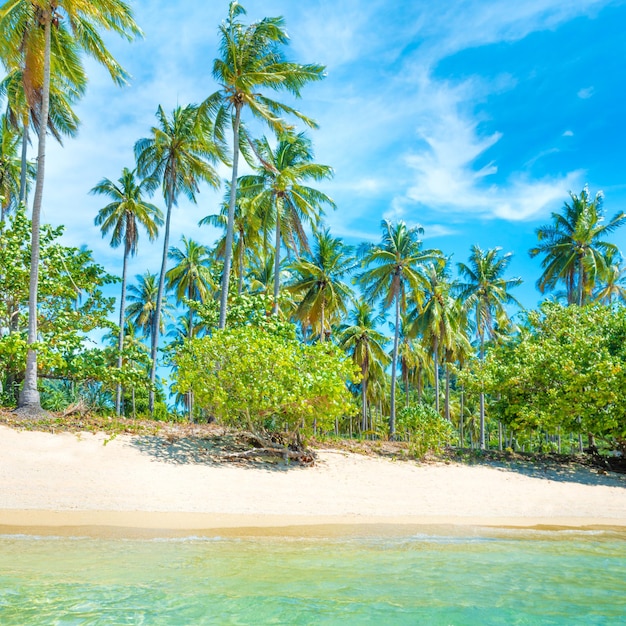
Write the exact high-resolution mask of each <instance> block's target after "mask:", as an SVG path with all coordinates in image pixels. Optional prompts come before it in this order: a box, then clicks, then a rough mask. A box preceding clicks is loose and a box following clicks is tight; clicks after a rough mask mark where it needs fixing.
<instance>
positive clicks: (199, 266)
mask: <svg viewBox="0 0 626 626" xmlns="http://www.w3.org/2000/svg"><path fill="white" fill-rule="evenodd" d="M182 242H183V247H182V249H181V248H174V247H172V248H170V251H169V253H168V257H169V258H170V259H171V260H172V261H175V262H176V265H175V266H174V267H172V268H171V269H170V270H169V271H168V272H167V274H166V275H165V277H166V279H167V286H168V288H170V289H174V292H175V294H176V300H177V301H178V302H182V300H183V298H187V299H188V300H198V301H200V302H206V301H207V299H208V298H209V296H210V295H211V294H212V292H213V291H214V289H215V286H214V284H213V277H212V276H211V270H210V268H209V259H210V250H209V248H207V247H206V246H203V245H200V244H199V243H198V242H196V241H194V240H193V239H187V237H185V236H184V235H183V237H182ZM188 319H189V321H188V326H187V330H188V333H189V337H190V338H191V337H193V331H194V328H193V308H192V307H191V305H190V306H189V318H188Z"/></svg>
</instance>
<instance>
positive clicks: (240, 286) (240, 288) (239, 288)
mask: <svg viewBox="0 0 626 626" xmlns="http://www.w3.org/2000/svg"><path fill="white" fill-rule="evenodd" d="M243 252H244V248H243V243H242V237H241V233H239V255H238V257H239V263H238V265H239V270H238V274H239V276H238V284H237V294H238V295H241V294H242V292H243Z"/></svg>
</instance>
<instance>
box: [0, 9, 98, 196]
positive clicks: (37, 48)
mask: <svg viewBox="0 0 626 626" xmlns="http://www.w3.org/2000/svg"><path fill="white" fill-rule="evenodd" d="M35 4H36V3H34V2H27V1H26V0H19V1H18V2H13V3H12V6H11V9H10V10H9V11H8V12H7V14H6V16H5V17H6V18H7V19H6V21H3V22H2V23H1V27H3V28H4V27H7V28H9V29H11V35H10V36H9V37H7V38H5V39H4V40H3V43H4V46H2V44H1V43H0V58H1V59H2V61H3V63H4V65H5V67H6V70H7V75H6V76H5V78H4V79H3V80H2V81H1V83H0V95H2V96H5V97H6V99H7V115H8V118H9V120H10V123H11V126H12V127H13V128H15V129H16V130H19V131H20V134H21V137H22V176H21V179H20V193H19V201H20V202H24V203H25V202H26V190H27V187H26V183H27V173H28V172H27V170H28V169H29V168H28V164H27V162H26V156H27V147H28V144H29V126H32V128H33V129H34V130H35V132H36V133H37V134H39V132H40V128H41V126H42V120H41V119H40V118H41V110H42V104H43V84H44V59H45V50H44V47H45V37H44V29H42V28H41V25H42V23H41V12H40V11H39V12H38V11H37V10H36V9H35ZM53 25H54V27H53V28H52V29H51V33H50V93H49V113H48V120H47V122H44V124H43V126H44V127H45V126H46V124H47V128H48V131H49V132H50V134H51V135H52V136H53V137H54V138H55V139H56V140H57V141H58V142H59V143H62V135H66V136H75V134H76V132H77V129H78V117H77V116H76V114H75V113H74V111H73V110H72V108H71V107H72V105H73V104H74V103H76V102H77V101H78V100H79V99H80V98H81V97H82V96H83V95H84V93H85V88H86V85H87V74H86V73H85V70H84V67H83V64H82V61H81V58H80V46H78V45H76V42H75V40H74V37H73V33H72V31H71V29H68V28H67V26H66V24H65V22H64V21H62V20H59V19H58V16H57V19H56V21H55V22H54V23H53ZM0 41H2V40H1V39H0Z"/></svg>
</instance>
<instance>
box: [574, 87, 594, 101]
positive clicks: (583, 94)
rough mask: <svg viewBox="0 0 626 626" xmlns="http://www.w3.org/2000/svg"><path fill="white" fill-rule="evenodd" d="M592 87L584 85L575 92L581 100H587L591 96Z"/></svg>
mask: <svg viewBox="0 0 626 626" xmlns="http://www.w3.org/2000/svg"><path fill="white" fill-rule="evenodd" d="M593 93H594V88H593V87H585V88H584V89H580V90H579V91H578V93H577V94H576V95H577V96H578V97H579V98H580V99H581V100H589V98H591V96H593Z"/></svg>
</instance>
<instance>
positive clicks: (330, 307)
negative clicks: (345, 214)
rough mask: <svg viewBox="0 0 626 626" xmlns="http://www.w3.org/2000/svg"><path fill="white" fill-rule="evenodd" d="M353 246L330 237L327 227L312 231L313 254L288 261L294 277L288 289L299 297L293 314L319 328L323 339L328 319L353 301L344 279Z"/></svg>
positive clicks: (349, 268) (350, 266)
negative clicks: (313, 236)
mask: <svg viewBox="0 0 626 626" xmlns="http://www.w3.org/2000/svg"><path fill="white" fill-rule="evenodd" d="M354 267H355V258H354V256H353V255H352V247H351V246H346V245H345V244H344V243H343V242H342V240H341V239H339V238H337V237H333V236H332V235H331V234H330V231H329V230H328V229H327V228H326V229H324V230H322V231H317V232H316V233H315V247H314V250H313V252H312V253H310V254H307V255H306V256H304V257H301V258H299V259H298V260H296V261H294V262H293V263H292V264H291V269H292V270H293V272H294V278H293V281H292V282H291V284H290V285H289V286H288V290H289V291H290V292H291V293H293V294H296V295H297V296H300V301H299V303H298V308H297V309H296V317H297V318H298V319H300V320H306V321H308V322H309V323H310V324H311V325H312V326H313V327H316V326H317V327H318V328H319V340H320V341H321V342H323V341H324V339H325V337H326V332H327V331H326V327H327V326H329V323H328V320H329V319H332V318H337V317H339V316H341V315H345V314H346V312H347V305H348V304H349V302H350V301H352V300H353V298H354V296H353V293H352V289H351V288H350V287H349V286H348V285H347V284H346V283H345V282H344V281H343V279H344V278H345V277H346V276H347V275H348V274H349V273H350V272H351V271H352V270H353V269H354Z"/></svg>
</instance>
